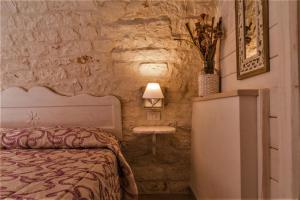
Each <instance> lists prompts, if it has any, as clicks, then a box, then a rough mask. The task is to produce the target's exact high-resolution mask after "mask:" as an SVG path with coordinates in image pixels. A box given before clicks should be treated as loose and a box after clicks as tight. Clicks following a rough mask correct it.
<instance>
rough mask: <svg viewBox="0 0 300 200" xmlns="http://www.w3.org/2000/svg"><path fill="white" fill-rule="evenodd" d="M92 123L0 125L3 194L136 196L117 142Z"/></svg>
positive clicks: (28, 196)
mask: <svg viewBox="0 0 300 200" xmlns="http://www.w3.org/2000/svg"><path fill="white" fill-rule="evenodd" d="M100 133H101V134H99V131H98V130H97V131H95V129H93V130H92V131H91V130H90V129H88V130H87V129H82V128H77V129H71V130H70V129H68V130H67V131H66V130H65V129H61V128H55V129H53V128H51V130H50V131H49V128H47V129H45V128H43V129H41V128H40V129H38V130H37V129H35V130H29V129H25V130H24V129H23V130H17V131H16V130H12V129H5V130H4V129H1V145H2V149H1V152H0V159H1V165H0V173H1V174H0V184H1V185H0V198H1V199H51V200H56V199H66V200H68V199H82V200H83V199H101V200H102V199H103V200H110V199H111V200H115V199H116V200H117V199H137V189H136V185H135V182H134V178H133V174H132V172H131V169H130V167H129V165H128V164H127V162H126V160H125V158H124V157H123V155H122V153H121V151H120V148H119V146H118V145H117V144H118V143H117V142H116V140H115V139H114V138H113V137H112V136H111V135H108V136H107V134H106V133H105V134H104V133H102V132H100Z"/></svg>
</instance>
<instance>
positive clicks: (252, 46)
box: [235, 0, 270, 80]
mask: <svg viewBox="0 0 300 200" xmlns="http://www.w3.org/2000/svg"><path fill="white" fill-rule="evenodd" d="M235 12H236V52H237V53H236V55H237V79H238V80H241V79H245V78H249V77H252V76H255V75H258V74H262V73H265V72H269V71H270V63H269V22H268V1H267V0H236V1H235Z"/></svg>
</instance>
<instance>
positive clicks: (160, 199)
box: [139, 194, 196, 200]
mask: <svg viewBox="0 0 300 200" xmlns="http://www.w3.org/2000/svg"><path fill="white" fill-rule="evenodd" d="M139 200H196V198H195V197H194V196H193V195H184V194H144V195H140V196H139Z"/></svg>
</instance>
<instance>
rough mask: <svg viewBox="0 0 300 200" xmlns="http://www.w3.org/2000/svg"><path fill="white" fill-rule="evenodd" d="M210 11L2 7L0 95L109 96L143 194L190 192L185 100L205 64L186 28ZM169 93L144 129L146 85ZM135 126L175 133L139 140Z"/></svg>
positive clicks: (196, 5) (200, 5) (207, 7)
mask: <svg viewBox="0 0 300 200" xmlns="http://www.w3.org/2000/svg"><path fill="white" fill-rule="evenodd" d="M203 12H206V13H211V12H213V6H212V3H211V2H210V1H202V0H201V1H199V0H180V1H172V0H168V1H167V0H165V1H157V0H152V1H150V0H148V1H137V0H136V1H133V0H132V1H131V0H126V1H125V0H124V1H122V0H115V1H1V68H0V69H1V90H3V89H5V88H8V87H12V86H19V87H23V88H26V89H29V88H31V87H33V86H46V87H49V88H51V89H52V90H54V91H56V92H57V93H60V94H64V95H77V94H81V93H88V94H92V95H96V96H103V95H115V96H117V97H118V98H119V99H120V100H121V103H122V119H123V130H124V142H123V143H122V145H123V149H124V152H125V155H126V157H127V160H128V161H129V163H130V164H131V166H132V168H133V171H134V173H135V177H136V180H137V183H138V187H139V191H140V193H171V192H172V193H188V192H189V190H188V181H189V167H190V164H189V163H190V130H191V97H193V96H196V95H197V73H198V71H199V69H200V66H201V64H202V63H201V61H200V57H199V56H198V52H197V50H196V49H195V48H194V47H192V46H191V45H190V44H188V43H187V42H184V41H176V40H174V38H178V37H185V38H188V35H187V31H186V30H185V25H184V24H185V23H186V22H188V21H194V20H196V19H197V18H199V15H200V14H201V13H203ZM148 82H159V83H160V84H161V86H162V87H165V88H166V90H167V93H166V102H167V105H166V106H165V108H164V109H163V110H162V113H161V118H162V119H161V120H160V121H148V120H147V119H146V110H145V109H143V106H142V99H141V96H142V92H143V91H142V89H141V88H142V87H145V86H146V84H147V83H148ZM140 125H172V126H176V127H177V133H176V134H174V135H165V136H158V138H157V155H156V156H153V155H152V154H151V147H152V146H151V136H136V135H133V134H132V128H133V127H135V126H140Z"/></svg>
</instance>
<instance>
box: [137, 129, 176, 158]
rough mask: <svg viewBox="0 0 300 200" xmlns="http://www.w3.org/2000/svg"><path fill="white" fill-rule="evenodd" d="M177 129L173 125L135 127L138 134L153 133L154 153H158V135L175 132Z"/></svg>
mask: <svg viewBox="0 0 300 200" xmlns="http://www.w3.org/2000/svg"><path fill="white" fill-rule="evenodd" d="M175 132H176V129H175V128H174V127H171V126H139V127H135V128H133V133H134V134H136V135H152V154H153V155H156V135H157V134H161V135H165V134H173V133H175Z"/></svg>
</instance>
